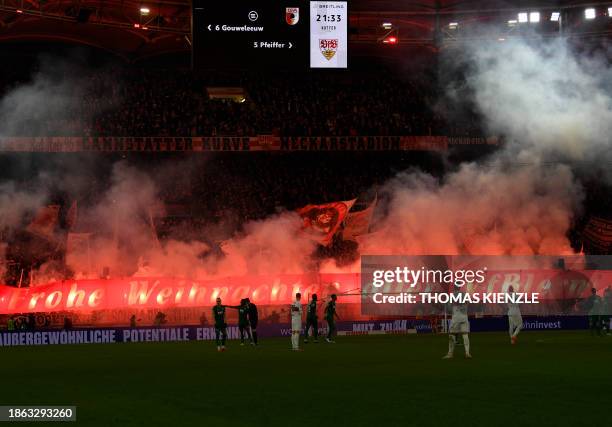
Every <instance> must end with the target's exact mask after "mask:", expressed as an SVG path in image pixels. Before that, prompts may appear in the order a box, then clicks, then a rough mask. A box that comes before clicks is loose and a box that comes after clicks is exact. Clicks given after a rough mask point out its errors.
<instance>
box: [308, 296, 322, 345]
mask: <svg viewBox="0 0 612 427" xmlns="http://www.w3.org/2000/svg"><path fill="white" fill-rule="evenodd" d="M307 310H308V311H307V312H306V328H305V329H304V344H308V330H309V329H310V328H311V327H312V336H313V338H314V342H319V320H318V318H317V294H313V296H312V301H310V302H309V303H308V308H307Z"/></svg>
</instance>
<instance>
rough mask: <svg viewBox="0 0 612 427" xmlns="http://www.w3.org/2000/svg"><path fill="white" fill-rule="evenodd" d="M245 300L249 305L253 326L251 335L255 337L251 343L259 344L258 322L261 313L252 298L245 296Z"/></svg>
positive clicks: (250, 322) (250, 319)
mask: <svg viewBox="0 0 612 427" xmlns="http://www.w3.org/2000/svg"><path fill="white" fill-rule="evenodd" d="M245 301H246V304H247V306H248V307H249V310H248V317H249V325H250V326H251V336H252V337H253V341H252V342H251V344H253V345H257V322H258V321H259V313H258V312H257V306H256V305H255V304H253V303H252V302H251V300H250V299H248V298H245Z"/></svg>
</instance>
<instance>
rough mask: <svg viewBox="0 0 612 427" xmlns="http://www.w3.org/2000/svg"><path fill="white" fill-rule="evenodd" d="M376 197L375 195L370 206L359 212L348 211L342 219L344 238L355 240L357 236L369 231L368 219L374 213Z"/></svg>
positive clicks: (370, 218) (369, 219)
mask: <svg viewBox="0 0 612 427" xmlns="http://www.w3.org/2000/svg"><path fill="white" fill-rule="evenodd" d="M376 201H377V198H376V197H375V198H374V200H373V201H372V203H370V206H368V207H367V208H365V209H364V210H362V211H359V212H350V213H349V214H348V215H347V216H346V220H345V221H344V231H343V232H342V238H343V239H344V240H355V238H356V237H357V236H363V235H364V234H368V233H369V232H370V221H371V220H372V215H373V214H374V208H375V207H376Z"/></svg>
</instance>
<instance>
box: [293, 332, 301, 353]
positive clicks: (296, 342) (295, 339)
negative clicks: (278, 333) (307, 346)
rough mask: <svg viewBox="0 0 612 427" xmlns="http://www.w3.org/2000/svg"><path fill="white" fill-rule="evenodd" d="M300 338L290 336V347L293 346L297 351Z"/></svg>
mask: <svg viewBox="0 0 612 427" xmlns="http://www.w3.org/2000/svg"><path fill="white" fill-rule="evenodd" d="M299 340H300V336H299V335H298V334H291V345H292V346H293V349H294V350H297V348H298V347H299V345H300V341H299Z"/></svg>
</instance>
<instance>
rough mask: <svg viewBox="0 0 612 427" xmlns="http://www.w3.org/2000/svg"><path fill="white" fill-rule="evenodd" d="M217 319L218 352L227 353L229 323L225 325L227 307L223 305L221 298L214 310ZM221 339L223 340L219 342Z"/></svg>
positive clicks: (216, 339) (216, 338)
mask: <svg viewBox="0 0 612 427" xmlns="http://www.w3.org/2000/svg"><path fill="white" fill-rule="evenodd" d="M212 311H213V318H214V319H215V341H216V342H217V351H225V340H226V339H227V323H225V306H224V305H222V304H221V298H217V305H215V306H214V307H213V309H212ZM219 337H221V340H219Z"/></svg>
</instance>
